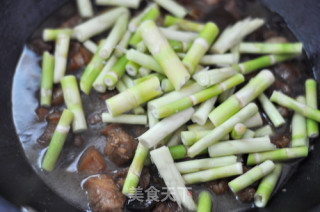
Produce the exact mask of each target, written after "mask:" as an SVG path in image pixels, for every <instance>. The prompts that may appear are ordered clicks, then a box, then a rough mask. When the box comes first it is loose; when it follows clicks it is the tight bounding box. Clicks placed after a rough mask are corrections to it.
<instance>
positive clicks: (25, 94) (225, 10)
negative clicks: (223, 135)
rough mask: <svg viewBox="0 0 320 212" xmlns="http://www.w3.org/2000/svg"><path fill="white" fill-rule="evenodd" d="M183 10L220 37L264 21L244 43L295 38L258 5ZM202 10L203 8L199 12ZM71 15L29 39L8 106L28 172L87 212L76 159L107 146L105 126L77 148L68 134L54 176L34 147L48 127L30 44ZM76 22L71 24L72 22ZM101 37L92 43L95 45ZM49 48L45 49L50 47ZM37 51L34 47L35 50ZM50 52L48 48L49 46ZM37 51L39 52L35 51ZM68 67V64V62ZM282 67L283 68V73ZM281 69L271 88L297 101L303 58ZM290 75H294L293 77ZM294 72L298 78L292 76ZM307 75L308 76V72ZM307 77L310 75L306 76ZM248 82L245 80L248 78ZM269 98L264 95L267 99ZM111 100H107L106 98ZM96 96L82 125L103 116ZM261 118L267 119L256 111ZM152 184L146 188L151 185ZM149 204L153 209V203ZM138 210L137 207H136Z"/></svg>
mask: <svg viewBox="0 0 320 212" xmlns="http://www.w3.org/2000/svg"><path fill="white" fill-rule="evenodd" d="M180 2H182V3H183V4H184V5H186V7H187V8H188V9H191V12H192V14H193V18H196V19H199V20H202V21H208V20H212V21H214V22H215V23H216V24H217V25H218V26H219V28H220V32H222V30H223V29H224V28H225V27H226V26H228V25H230V24H233V23H235V21H237V20H239V19H242V18H244V17H247V16H252V17H261V18H264V19H265V20H266V26H264V27H263V28H262V29H259V30H258V31H257V32H255V33H253V34H251V35H249V36H248V37H247V38H246V40H248V41H263V40H266V39H268V38H270V37H275V36H284V37H286V38H287V39H288V40H289V41H295V38H294V36H293V35H292V34H291V33H290V31H289V30H288V28H287V27H286V26H285V23H284V22H283V20H282V19H281V18H280V17H279V16H277V15H276V14H272V13H271V12H269V11H268V10H267V9H266V8H264V7H263V6H262V4H261V2H259V1H244V0H243V1H242V0H241V1H232V0H231V1H225V2H228V3H225V2H222V1H221V3H218V4H212V5H210V4H208V3H205V2H209V1H204V0H203V1H195V2H196V3H195V2H194V1H191V0H190V1H188V0H183V1H180ZM204 5H206V6H204ZM75 14H76V8H75V6H74V5H73V4H72V3H68V4H67V5H65V6H63V7H62V8H59V9H58V10H57V11H56V12H55V13H53V14H51V15H50V16H49V18H48V19H47V20H45V21H44V22H43V24H41V25H40V26H39V28H38V29H37V30H36V31H35V32H34V34H33V35H32V36H31V38H30V42H29V43H27V45H26V46H25V47H24V49H23V52H22V54H21V57H20V60H19V63H18V65H17V68H16V72H15V76H14V82H13V91H12V102H13V117H14V122H15V126H16V131H17V134H18V136H19V138H20V142H21V145H22V147H23V150H24V153H25V155H26V159H27V160H28V161H29V163H30V165H31V166H32V167H33V169H34V170H35V172H36V173H37V174H38V175H39V176H40V177H41V179H42V180H43V181H44V182H45V183H46V184H47V185H48V186H49V187H50V188H51V189H52V190H54V191H55V192H56V193H57V194H58V195H60V196H61V197H63V198H64V199H65V200H66V201H68V202H69V203H71V204H72V205H74V206H75V207H77V208H79V209H81V210H90V208H89V204H88V200H87V196H86V192H85V190H84V189H83V187H82V186H81V185H82V184H83V180H84V179H86V178H87V177H88V176H86V175H82V174H79V173H78V171H77V164H78V161H79V158H80V156H81V155H82V154H83V153H84V152H85V151H86V150H87V149H88V148H89V147H90V146H94V147H95V148H96V149H97V150H98V151H99V152H101V153H103V152H104V148H105V145H106V137H105V136H104V135H101V131H102V130H103V129H104V128H105V127H106V124H104V123H102V122H101V121H100V122H98V123H94V124H90V123H89V124H88V130H87V131H85V132H83V133H81V136H82V141H81V142H80V144H75V137H76V135H74V134H72V133H70V134H69V136H68V138H67V140H66V142H65V145H64V147H63V150H62V152H61V154H60V157H59V160H58V162H57V164H56V166H55V168H54V170H53V171H51V172H50V173H48V172H45V171H43V170H42V169H41V162H42V159H43V157H44V154H45V152H46V150H47V147H46V145H42V144H40V143H38V142H37V140H38V139H39V138H40V137H41V135H42V134H43V132H44V131H45V129H46V127H47V121H46V120H45V119H44V120H39V118H38V116H37V113H36V111H37V108H38V107H39V98H38V96H39V90H40V83H41V67H40V65H39V64H40V62H41V57H40V56H39V54H38V53H37V50H35V47H34V43H35V42H34V41H35V40H36V39H38V38H39V37H40V36H41V33H42V31H43V29H44V28H55V27H58V26H59V25H61V23H63V22H64V21H65V20H67V19H70V18H71V17H74V16H75ZM75 20H76V19H75ZM99 38H100V37H96V38H94V39H95V40H99ZM50 46H51V44H49V47H50ZM37 48H38V47H37ZM51 48H52V46H51ZM38 50H39V49H38ZM243 58H244V59H245V60H248V59H250V58H251V56H249V55H244V57H243ZM69 62H70V61H69ZM285 65H287V67H285ZM285 65H283V66H284V67H281V65H275V66H272V67H270V70H271V71H272V72H273V73H274V74H275V76H276V83H277V84H276V85H275V87H274V89H280V90H281V89H282V88H283V87H285V86H286V88H287V89H288V92H287V93H289V95H290V96H297V95H299V94H303V93H304V82H305V80H306V79H307V78H309V77H310V76H311V68H310V67H309V64H308V62H307V61H306V59H305V56H304V55H303V56H301V57H299V58H298V59H294V60H292V61H289V62H285ZM281 68H282V69H287V70H286V71H287V72H286V73H284V72H285V71H284V72H281V73H282V74H289V75H293V77H292V78H293V79H291V80H288V81H286V82H283V80H279V79H280V78H281V73H280V72H277V71H279V70H281ZM292 69H294V70H293V71H292ZM83 70H84V68H83V67H81V68H79V69H77V70H75V71H74V72H69V73H68V74H74V75H76V76H77V78H78V79H79V78H80V76H81V75H82V73H83ZM295 70H298V72H295ZM308 70H310V71H308ZM309 74H310V75H309ZM249 77H250V76H249ZM268 92H269V93H271V92H270V91H267V93H268ZM110 95H112V94H110ZM101 98H102V97H101V94H98V93H97V92H95V91H92V92H91V93H90V95H85V94H83V93H82V94H81V99H82V103H83V109H84V112H85V114H86V117H87V119H91V118H92V117H94V116H95V115H96V114H97V113H100V114H101V113H102V112H105V111H106V110H107V109H106V105H105V101H102V100H101ZM63 108H65V106H64V104H61V105H58V106H53V107H51V108H50V109H48V111H47V114H49V113H53V112H54V111H62V110H63ZM260 112H261V114H262V115H263V116H264V117H266V115H265V114H264V113H263V112H262V110H261V109H260ZM289 113H290V114H289V116H288V118H286V124H285V125H284V126H282V127H280V128H278V129H277V130H276V131H275V135H273V137H277V136H279V135H287V136H288V137H289V138H290V132H289V130H290V123H291V121H290V120H291V116H292V114H291V112H289ZM264 121H265V123H268V119H267V118H265V119H264ZM124 128H125V130H126V131H127V132H128V133H129V134H130V135H132V136H136V135H135V132H134V131H135V130H136V128H135V127H134V126H127V125H126V126H124ZM103 157H104V160H105V161H106V164H107V171H105V172H104V173H107V174H110V175H111V176H114V175H115V174H117V173H118V172H120V171H122V170H123V169H125V168H127V167H129V166H130V163H129V164H128V163H126V164H124V165H121V166H117V165H116V164H115V163H113V162H112V161H111V160H110V159H109V157H108V156H107V155H105V154H103ZM300 161H301V160H294V161H291V162H285V163H283V171H282V175H281V178H280V180H279V183H278V184H277V187H276V188H275V192H274V194H275V193H277V192H281V188H283V186H285V183H286V181H287V180H288V179H289V178H290V176H291V175H292V174H293V173H294V172H295V171H296V169H297V168H298V166H299V163H300ZM149 167H151V168H149V169H150V174H151V176H152V178H153V177H158V173H157V170H156V169H155V168H154V167H153V165H151V166H149ZM152 183H154V182H152V180H151V184H150V185H153V184H152ZM188 187H190V188H191V191H192V193H193V195H198V194H199V192H200V191H201V190H202V189H203V188H206V183H201V184H195V185H191V186H188ZM211 194H212V201H213V205H214V207H213V211H242V210H247V209H249V208H252V207H253V204H252V203H242V202H240V201H238V200H237V199H236V198H235V197H234V194H233V193H232V192H231V191H227V192H226V193H225V194H224V195H216V194H215V193H213V192H211ZM152 204H153V203H152ZM135 207H136V206H135V204H134V203H126V206H125V210H126V211H130V210H132V209H134V208H135ZM139 207H140V206H139Z"/></svg>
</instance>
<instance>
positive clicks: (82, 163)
mask: <svg viewBox="0 0 320 212" xmlns="http://www.w3.org/2000/svg"><path fill="white" fill-rule="evenodd" d="M106 167H107V165H106V162H105V160H104V158H103V156H102V154H101V153H100V152H99V151H98V150H97V149H95V148H94V147H93V146H91V147H89V148H88V149H87V151H85V152H84V153H83V154H82V156H81V158H80V160H79V163H78V172H79V173H81V174H86V175H92V174H99V173H102V172H104V171H105V170H106Z"/></svg>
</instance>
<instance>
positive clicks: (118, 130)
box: [101, 124, 137, 166]
mask: <svg viewBox="0 0 320 212" xmlns="http://www.w3.org/2000/svg"><path fill="white" fill-rule="evenodd" d="M101 133H102V134H103V135H105V136H106V137H107V145H106V147H105V149H104V152H105V154H106V155H107V156H108V157H109V158H110V160H111V161H112V162H114V163H115V164H117V165H118V166H120V165H123V164H125V163H127V162H128V161H129V160H130V159H132V158H133V156H134V153H135V150H136V148H137V142H136V141H135V140H134V138H133V137H132V136H130V135H129V134H128V133H127V132H126V131H124V130H123V128H122V127H121V126H120V125H119V124H110V125H108V126H107V127H106V128H105V129H104V130H103V131H102V132H101Z"/></svg>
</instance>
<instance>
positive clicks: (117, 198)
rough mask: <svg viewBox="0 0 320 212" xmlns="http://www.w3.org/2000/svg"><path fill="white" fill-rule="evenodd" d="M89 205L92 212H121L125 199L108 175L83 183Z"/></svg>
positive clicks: (92, 178)
mask: <svg viewBox="0 0 320 212" xmlns="http://www.w3.org/2000/svg"><path fill="white" fill-rule="evenodd" d="M84 189H85V190H86V191H87V195H88V200H89V205H90V208H91V209H92V211H94V212H118V211H123V206H124V203H125V197H124V195H123V194H122V193H121V191H120V190H119V188H118V187H117V186H116V184H115V182H114V180H113V179H112V177H111V176H109V175H99V176H95V177H91V178H89V179H88V180H87V181H86V182H85V183H84Z"/></svg>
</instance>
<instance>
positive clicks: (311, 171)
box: [0, 0, 320, 211]
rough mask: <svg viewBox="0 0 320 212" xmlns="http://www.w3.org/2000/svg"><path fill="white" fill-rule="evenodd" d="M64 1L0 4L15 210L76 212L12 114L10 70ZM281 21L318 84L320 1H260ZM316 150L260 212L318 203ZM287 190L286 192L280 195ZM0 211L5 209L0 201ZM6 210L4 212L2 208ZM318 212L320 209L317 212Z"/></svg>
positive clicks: (3, 117) (5, 189)
mask: <svg viewBox="0 0 320 212" xmlns="http://www.w3.org/2000/svg"><path fill="white" fill-rule="evenodd" d="M66 2H67V0H50V1H49V0H47V1H45V0H15V1H12V0H1V6H0V71H1V77H0V102H1V105H0V123H1V125H0V170H1V171H0V195H1V196H2V197H3V198H5V199H7V200H8V201H10V202H11V203H13V204H14V205H16V206H21V205H29V206H31V207H33V208H35V209H37V210H39V211H45V210H46V211H78V210H77V209H75V208H73V207H72V206H70V205H69V204H68V203H66V202H65V201H64V200H63V199H61V198H60V197H58V196H57V195H55V194H54V193H53V192H52V191H51V190H50V189H49V188H48V187H47V186H46V185H45V184H44V183H43V182H42V181H41V180H40V178H39V177H38V176H37V175H36V174H35V173H34V171H33V170H32V168H31V167H30V165H29V164H28V163H27V161H26V160H25V157H24V154H23V150H22V149H21V147H20V144H19V142H18V137H17V135H16V133H15V128H14V125H13V121H12V112H11V95H10V94H11V87H12V78H13V75H14V70H15V67H16V64H17V61H18V59H19V56H20V54H21V51H22V48H23V46H24V44H25V43H26V41H27V38H28V37H29V36H30V35H31V33H32V32H33V31H34V30H35V29H36V28H37V26H38V25H39V24H40V23H41V22H42V20H44V19H45V18H46V17H47V16H49V15H50V13H51V12H53V11H54V10H55V9H57V8H59V7H60V6H61V5H63V4H65V3H66ZM262 2H263V3H264V4H265V5H266V6H267V7H269V8H270V10H271V11H274V12H276V13H278V14H279V15H280V16H282V17H283V18H284V20H285V22H286V23H287V24H288V26H289V28H290V29H291V31H292V32H293V33H294V34H295V36H296V37H297V39H298V40H300V41H301V42H303V44H304V47H305V51H306V53H307V56H308V58H309V59H310V61H311V62H312V64H313V70H309V71H310V72H311V71H313V73H314V76H315V78H316V79H317V81H318V82H319V80H320V70H319V68H320V48H319V47H320V36H319V34H320V2H319V1H318V0H304V1H301V0H262ZM319 151H320V145H319V144H318V143H317V141H315V145H314V150H313V151H312V152H311V153H310V156H309V157H308V158H307V159H305V160H304V161H303V162H302V163H301V167H300V169H299V171H298V172H297V173H295V174H294V175H293V176H292V177H291V179H290V180H289V181H288V182H287V184H286V185H285V186H284V187H283V188H284V189H285V190H284V189H283V191H280V192H278V193H277V194H276V196H275V197H274V198H273V199H272V201H271V202H270V204H269V206H268V207H267V208H266V209H263V210H261V211H309V210H317V206H318V205H319V204H320V180H319V179H320V154H319V153H318V152H319ZM284 191H285V192H284ZM0 206H1V207H0V209H1V211H5V210H6V211H9V206H7V205H6V204H5V203H3V202H2V200H1V201H0ZM4 208H6V209H4ZM318 210H320V208H318Z"/></svg>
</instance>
